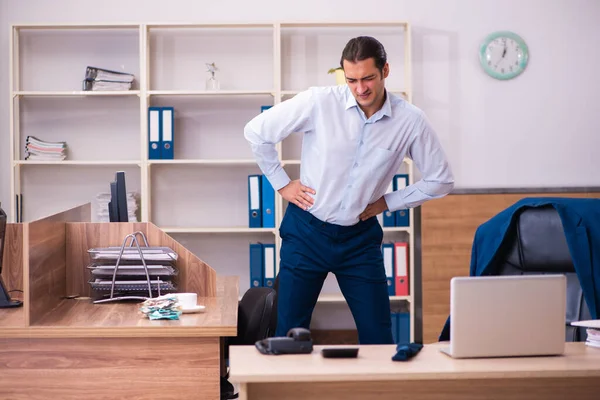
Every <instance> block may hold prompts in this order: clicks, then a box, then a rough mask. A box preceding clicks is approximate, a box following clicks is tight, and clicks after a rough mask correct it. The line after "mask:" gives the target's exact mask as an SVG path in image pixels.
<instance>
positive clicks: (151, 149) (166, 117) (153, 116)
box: [148, 107, 175, 160]
mask: <svg viewBox="0 0 600 400" xmlns="http://www.w3.org/2000/svg"><path fill="white" fill-rule="evenodd" d="M174 124H175V109H174V108H173V107H148V158H149V159H150V160H161V159H163V160H172V159H173V158H174V151H173V149H174V148H173V133H174Z"/></svg>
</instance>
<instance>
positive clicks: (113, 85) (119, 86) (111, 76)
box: [83, 66, 134, 91]
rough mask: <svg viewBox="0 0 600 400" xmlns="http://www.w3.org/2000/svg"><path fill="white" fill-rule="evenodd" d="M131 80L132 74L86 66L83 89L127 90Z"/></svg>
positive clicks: (132, 78)
mask: <svg viewBox="0 0 600 400" xmlns="http://www.w3.org/2000/svg"><path fill="white" fill-rule="evenodd" d="M133 80H134V76H133V74H129V73H126V72H119V71H111V70H108V69H104V68H98V67H89V66H88V67H87V68H86V70H85V79H84V80H83V90H86V91H87V90H129V89H131V85H132V83H133Z"/></svg>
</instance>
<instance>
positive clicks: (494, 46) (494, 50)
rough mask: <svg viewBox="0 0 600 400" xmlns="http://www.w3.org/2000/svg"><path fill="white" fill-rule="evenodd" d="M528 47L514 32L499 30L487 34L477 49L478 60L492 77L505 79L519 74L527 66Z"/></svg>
mask: <svg viewBox="0 0 600 400" xmlns="http://www.w3.org/2000/svg"><path fill="white" fill-rule="evenodd" d="M528 61H529V49H528V47H527V44H526V43H525V41H524V40H523V39H522V38H521V37H520V36H519V35H517V34H516V33H513V32H509V31H499V32H494V33H492V34H490V35H488V36H487V37H486V38H485V39H484V40H483V42H482V43H481V47H480V49H479V62H480V63H481V67H482V68H483V70H484V71H485V73H486V74H488V75H489V76H491V77H492V78H496V79H501V80H506V79H512V78H514V77H516V76H518V75H520V74H521V73H522V72H523V71H524V70H525V67H527V62H528Z"/></svg>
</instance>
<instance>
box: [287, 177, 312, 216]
mask: <svg viewBox="0 0 600 400" xmlns="http://www.w3.org/2000/svg"><path fill="white" fill-rule="evenodd" d="M278 192H279V194H280V195H281V197H283V198H284V199H286V200H287V201H289V202H290V203H294V204H295V205H297V206H298V207H300V208H301V209H303V210H308V209H309V208H310V207H311V206H312V205H313V204H314V203H315V199H313V197H312V196H311V194H312V195H314V194H317V192H315V191H314V190H313V189H311V188H309V187H308V186H304V185H303V184H302V183H301V182H300V180H299V179H297V180H295V181H291V182H290V183H288V184H287V185H285V186H284V187H282V188H281V189H279V190H278Z"/></svg>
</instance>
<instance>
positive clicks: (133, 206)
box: [96, 192, 138, 222]
mask: <svg viewBox="0 0 600 400" xmlns="http://www.w3.org/2000/svg"><path fill="white" fill-rule="evenodd" d="M109 201H110V193H108V192H103V193H98V194H97V195H96V221H98V222H110V218H109V215H108V202H109ZM137 211H138V195H137V193H134V192H127V215H128V219H129V222H138V219H137Z"/></svg>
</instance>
